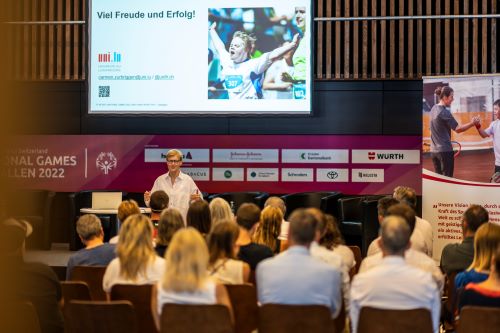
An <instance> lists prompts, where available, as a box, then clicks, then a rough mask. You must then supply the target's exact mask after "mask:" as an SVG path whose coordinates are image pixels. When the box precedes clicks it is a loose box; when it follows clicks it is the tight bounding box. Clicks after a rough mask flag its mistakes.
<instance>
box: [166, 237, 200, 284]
mask: <svg viewBox="0 0 500 333" xmlns="http://www.w3.org/2000/svg"><path fill="white" fill-rule="evenodd" d="M165 259H166V261H165V262H166V266H165V274H164V275H163V279H162V283H161V286H162V288H163V289H164V290H169V291H174V292H195V291H197V290H200V289H202V288H203V286H204V284H205V282H206V280H207V279H208V273H207V266H208V248H207V244H206V243H205V240H204V239H203V237H202V236H201V234H200V233H199V232H198V231H197V230H196V229H194V228H191V227H188V228H185V229H181V230H179V231H177V232H176V233H175V235H174V237H173V238H172V241H171V242H170V245H169V246H168V249H167V253H166V255H165Z"/></svg>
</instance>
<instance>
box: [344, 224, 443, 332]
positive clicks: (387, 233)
mask: <svg viewBox="0 0 500 333" xmlns="http://www.w3.org/2000/svg"><path fill="white" fill-rule="evenodd" d="M410 235H411V229H410V227H409V226H408V223H407V222H406V221H405V220H404V219H403V218H402V217H400V216H388V217H386V218H385V219H384V220H383V221H382V229H381V241H380V245H381V248H382V255H383V257H384V258H383V260H382V261H381V262H380V264H379V265H377V266H376V267H373V268H372V269H370V270H369V271H366V272H363V273H359V274H357V275H356V276H354V279H353V281H352V285H351V297H350V317H351V323H352V328H353V332H354V333H356V332H357V326H358V319H359V313H360V310H361V308H363V307H374V308H379V309H396V310H408V309H417V308H425V309H428V310H429V311H430V312H431V316H432V322H433V327H434V331H435V332H439V311H440V301H441V300H440V296H439V291H438V289H437V286H436V283H435V282H434V280H433V278H432V275H431V274H430V273H429V272H425V271H423V270H421V269H418V268H416V267H413V266H411V265H409V264H408V263H407V262H406V261H405V260H404V258H403V257H404V254H405V251H406V250H407V249H409V247H410Z"/></svg>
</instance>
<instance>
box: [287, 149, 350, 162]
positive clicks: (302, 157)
mask: <svg viewBox="0 0 500 333" xmlns="http://www.w3.org/2000/svg"><path fill="white" fill-rule="evenodd" d="M281 162H282V163H349V150H348V149H283V150H282V151H281Z"/></svg>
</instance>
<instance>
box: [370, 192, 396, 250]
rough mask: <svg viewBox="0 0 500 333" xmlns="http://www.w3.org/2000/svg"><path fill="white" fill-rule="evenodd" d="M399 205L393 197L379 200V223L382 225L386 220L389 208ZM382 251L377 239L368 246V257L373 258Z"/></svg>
mask: <svg viewBox="0 0 500 333" xmlns="http://www.w3.org/2000/svg"><path fill="white" fill-rule="evenodd" d="M398 203H399V201H398V200H396V199H394V198H392V197H389V196H386V197H382V198H380V199H378V202H377V219H378V223H379V224H380V225H381V224H382V221H383V220H384V218H385V217H386V216H387V210H388V209H389V207H391V206H394V205H397V204H398ZM380 251H381V250H380V248H379V247H378V244H377V239H375V240H374V241H372V242H371V243H370V245H369V246H368V251H367V254H366V255H367V256H372V255H374V254H376V253H379V252H380Z"/></svg>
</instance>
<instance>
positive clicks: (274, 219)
mask: <svg viewBox="0 0 500 333" xmlns="http://www.w3.org/2000/svg"><path fill="white" fill-rule="evenodd" d="M281 221H283V213H282V212H281V210H280V209H279V208H277V207H273V206H267V207H266V208H264V210H263V211H262V213H261V214H260V222H259V225H258V226H257V229H256V230H255V233H254V234H253V241H254V242H255V243H257V244H262V245H266V246H268V247H270V248H271V250H273V252H274V253H279V252H280V241H279V239H278V236H279V235H280V230H281Z"/></svg>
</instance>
